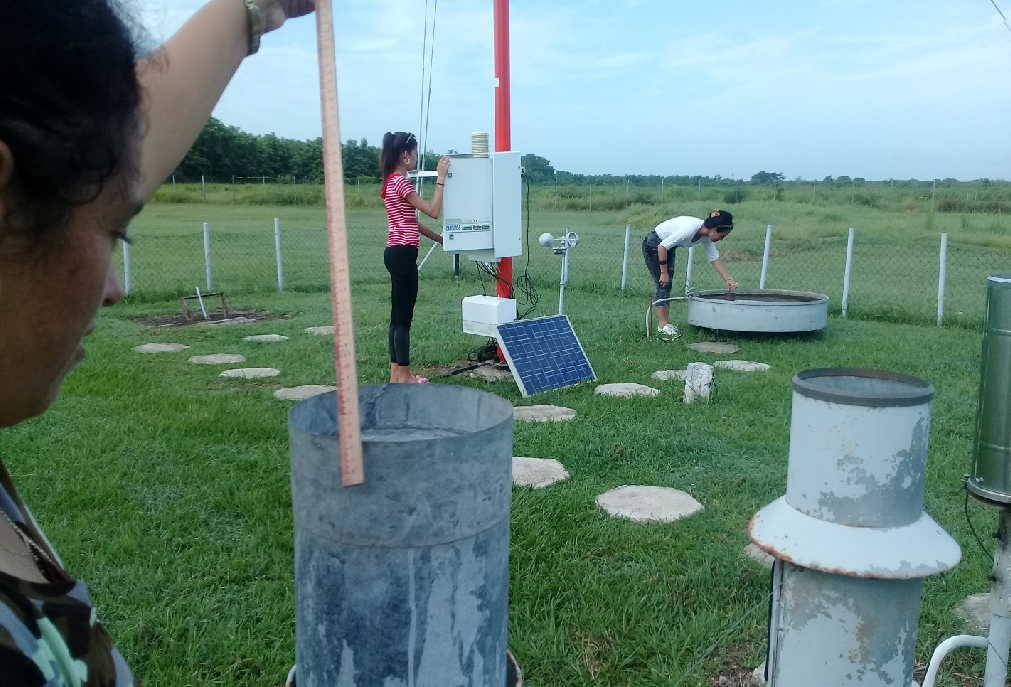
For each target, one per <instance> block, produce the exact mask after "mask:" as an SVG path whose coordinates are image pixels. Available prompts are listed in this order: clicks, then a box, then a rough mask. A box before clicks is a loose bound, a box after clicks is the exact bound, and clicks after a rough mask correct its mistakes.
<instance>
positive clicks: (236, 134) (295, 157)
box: [173, 117, 990, 187]
mask: <svg viewBox="0 0 1011 687" xmlns="http://www.w3.org/2000/svg"><path fill="white" fill-rule="evenodd" d="M341 150H342V153H343V162H344V181H345V182H346V183H355V182H356V181H358V180H361V181H366V180H368V181H376V180H378V179H379V153H380V149H379V147H377V146H374V145H370V144H369V142H368V141H367V140H366V139H365V138H362V139H360V140H357V141H356V140H353V139H351V140H348V141H346V142H344V143H342V144H341ZM446 152H447V154H453V153H456V152H457V151H454V150H448V151H446ZM438 159H439V154H437V153H434V152H432V151H426V153H425V160H424V168H425V169H435V164H436V162H437V161H438ZM522 164H523V169H524V171H525V173H526V176H527V179H528V180H529V181H530V183H531V184H537V185H546V184H557V185H560V186H567V185H584V186H585V185H588V186H620V185H625V186H636V187H644V186H645V187H650V186H662V185H663V184H672V185H677V186H694V185H700V186H737V185H740V184H743V183H750V184H752V185H761V186H765V185H772V186H782V185H784V184H785V185H789V184H793V183H811V182H810V181H807V180H804V179H800V178H797V179H794V180H792V181H787V180H786V179H785V177H784V175H783V174H782V173H780V172H767V171H765V170H762V171H759V172H757V173H756V174H753V175H752V176H751V179H750V181H745V180H744V179H733V178H729V177H722V176H720V175H718V174H717V175H714V176H698V175H695V176H692V175H685V174H675V175H665V176H661V175H657V174H629V175H612V174H579V173H576V172H569V171H565V170H556V169H555V168H554V167H553V166H552V165H551V162H550V161H549V160H547V159H546V158H544V157H542V156H540V155H535V154H532V153H529V154H526V155H524V156H523V157H522ZM173 176H174V178H175V179H176V180H177V181H200V179H201V178H202V177H204V178H206V179H208V180H211V179H213V180H215V181H223V180H227V179H233V180H242V179H245V180H249V179H251V178H256V179H263V180H268V179H269V180H271V181H274V182H282V183H291V182H292V181H293V180H295V179H297V180H298V181H299V182H300V183H306V182H308V183H321V182H322V181H323V139H322V138H315V139H310V140H304V141H300V140H296V139H291V138H283V137H280V136H277V135H275V134H273V133H269V134H262V135H257V134H251V133H248V132H246V131H242V130H241V129H239V128H238V127H236V126H230V125H228V124H225V123H224V122H222V121H221V120H219V119H216V118H214V117H212V118H211V119H210V120H209V121H208V122H207V124H206V125H205V126H204V128H203V129H202V130H201V132H200V135H199V136H198V137H197V140H196V142H195V143H194V144H193V147H192V148H191V149H190V151H189V152H188V153H187V154H186V157H185V158H183V160H182V162H180V163H179V166H178V167H177V168H176V170H175V172H174V174H173ZM936 181H939V182H942V183H946V184H951V183H957V180H956V179H951V178H947V179H943V180H942V179H937V180H936ZM976 181H978V182H982V183H983V184H984V185H988V184H989V181H990V180H989V179H979V180H976ZM819 183H822V184H830V185H834V186H849V185H857V186H859V185H862V184H864V183H866V180H865V179H863V178H862V177H855V178H850V177H849V176H845V175H843V176H838V177H831V176H827V177H825V178H824V179H822V180H821V181H820V182H819ZM885 183H891V184H892V185H893V186H916V185H919V184H923V183H926V184H930V183H931V181H925V182H924V181H920V180H918V179H906V180H899V179H889V180H886V182H885Z"/></svg>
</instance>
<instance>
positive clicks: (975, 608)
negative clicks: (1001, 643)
mask: <svg viewBox="0 0 1011 687" xmlns="http://www.w3.org/2000/svg"><path fill="white" fill-rule="evenodd" d="M955 613H956V614H957V615H958V617H959V618H961V619H962V620H964V621H965V623H966V624H967V625H969V627H971V628H972V629H974V630H977V631H984V632H985V631H986V630H987V629H988V628H989V627H990V594H989V593H987V594H973V595H972V596H969V597H966V598H965V599H964V600H963V601H962V603H960V604H959V605H958V608H956V609H955Z"/></svg>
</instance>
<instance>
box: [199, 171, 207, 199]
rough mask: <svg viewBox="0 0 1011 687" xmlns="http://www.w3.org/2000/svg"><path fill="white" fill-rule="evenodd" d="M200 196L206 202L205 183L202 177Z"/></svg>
mask: <svg viewBox="0 0 1011 687" xmlns="http://www.w3.org/2000/svg"><path fill="white" fill-rule="evenodd" d="M200 195H201V197H202V198H203V199H204V200H205V201H206V200H207V182H205V181H204V175H203V174H201V175H200Z"/></svg>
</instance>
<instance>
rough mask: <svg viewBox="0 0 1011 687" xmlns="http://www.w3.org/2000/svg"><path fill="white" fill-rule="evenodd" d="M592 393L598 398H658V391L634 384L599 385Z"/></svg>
mask: <svg viewBox="0 0 1011 687" xmlns="http://www.w3.org/2000/svg"><path fill="white" fill-rule="evenodd" d="M593 393H595V394H597V395H599V396H616V397H618V398H631V397H632V396H658V395H659V394H660V390H659V389H654V388H653V387H651V386H646V385H645V384H636V383H635V382H616V383H614V384H600V385H599V386H597V388H596V389H594V390H593Z"/></svg>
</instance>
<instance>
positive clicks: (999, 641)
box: [923, 274, 1011, 687]
mask: <svg viewBox="0 0 1011 687" xmlns="http://www.w3.org/2000/svg"><path fill="white" fill-rule="evenodd" d="M1009 413H1011V274H992V275H990V276H989V277H987V280H986V323H985V325H984V327H983V350H982V356H981V365H980V384H979V409H978V414H977V416H976V443H975V446H974V450H973V465H972V474H970V475H967V476H966V480H965V488H966V489H967V490H968V492H969V493H970V494H972V495H973V496H975V497H976V498H978V499H979V500H980V501H982V502H983V503H984V504H986V505H987V506H990V507H993V508H996V509H998V510H999V511H1000V516H999V524H998V529H997V546H996V548H995V550H994V557H993V573H992V574H991V576H990V580H991V586H990V623H989V628H990V629H989V633H988V635H987V636H986V637H978V636H974V635H957V636H955V637H949V638H948V639H946V640H945V641H943V642H941V644H939V645H938V647H937V648H936V649H935V650H934V654H933V656H931V657H930V664H929V666H928V668H927V673H926V675H925V676H924V679H923V687H934V684H935V681H936V679H937V675H938V673H939V671H940V666H941V662H942V661H943V660H944V659H945V657H946V656H947V655H948V653H950V652H951V651H952V650H954V649H957V648H960V647H979V648H984V649H986V671H985V673H984V675H983V687H1004V685H1005V684H1006V682H1007V674H1008V652H1009V650H1011V416H1009Z"/></svg>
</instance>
